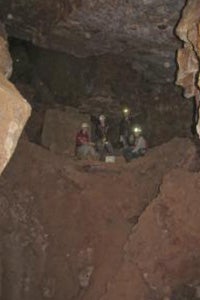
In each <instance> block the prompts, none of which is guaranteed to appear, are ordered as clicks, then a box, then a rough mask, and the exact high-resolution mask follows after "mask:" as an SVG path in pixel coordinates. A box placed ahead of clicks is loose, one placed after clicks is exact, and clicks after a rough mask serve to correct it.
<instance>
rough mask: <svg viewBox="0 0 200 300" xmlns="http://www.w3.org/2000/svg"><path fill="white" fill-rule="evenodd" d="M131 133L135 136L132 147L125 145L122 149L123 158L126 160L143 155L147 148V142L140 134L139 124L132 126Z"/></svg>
mask: <svg viewBox="0 0 200 300" xmlns="http://www.w3.org/2000/svg"><path fill="white" fill-rule="evenodd" d="M133 134H134V138H135V143H134V146H133V147H127V148H125V149H124V151H123V155H124V158H125V160H126V161H127V162H129V161H131V160H132V159H134V158H138V157H140V156H143V155H144V154H145V153H146V150H147V143H146V140H145V139H144V137H143V136H142V129H141V127H140V126H136V127H134V128H133Z"/></svg>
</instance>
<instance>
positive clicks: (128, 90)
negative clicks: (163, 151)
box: [11, 40, 193, 146]
mask: <svg viewBox="0 0 200 300" xmlns="http://www.w3.org/2000/svg"><path fill="white" fill-rule="evenodd" d="M11 53H12V55H13V60H14V74H13V77H12V80H13V81H14V82H15V83H16V85H17V86H19V88H20V90H21V91H22V93H24V95H26V90H28V89H29V88H28V87H31V88H32V90H33V92H34V96H32V93H30V96H29V99H30V100H29V101H31V103H32V106H33V107H34V109H35V110H37V111H38V110H41V109H42V110H46V109H48V108H51V109H53V108H56V107H57V106H60V107H65V106H72V107H75V108H77V109H78V110H79V111H80V112H81V113H86V114H91V115H96V116H97V115H99V114H101V113H105V114H106V116H107V117H108V120H109V122H110V124H111V136H112V142H113V143H114V144H115V145H118V143H119V122H120V119H121V111H122V108H123V107H124V106H126V105H128V106H129V107H130V108H131V110H132V114H133V116H134V121H133V123H139V124H141V125H142V127H143V129H144V134H145V135H146V137H147V139H148V140H149V145H151V146H154V145H157V144H160V143H162V142H165V141H167V140H169V139H171V138H173V137H174V136H188V135H189V134H190V127H191V123H192V109H193V107H192V103H191V102H190V101H186V100H185V99H184V98H183V97H182V95H181V91H180V89H178V88H176V87H174V85H173V84H172V83H170V82H169V83H164V84H158V83H157V82H154V83H151V84H149V83H146V80H145V78H144V77H143V76H142V75H141V74H140V73H139V72H138V71H137V70H136V69H135V64H134V63H130V62H129V61H125V60H124V59H123V58H122V57H120V56H119V55H104V56H100V57H95V56H93V57H88V58H76V57H74V56H70V55H67V54H64V53H59V52H55V51H47V50H44V49H41V48H37V47H33V46H31V45H30V44H26V43H25V44H24V42H21V44H20V42H19V41H16V40H14V41H13V42H11ZM21 83H22V84H21ZM33 122H34V120H33ZM34 124H35V123H34ZM34 124H33V126H35V125H34ZM30 127H31V122H30ZM33 131H34V130H32V132H33ZM29 133H30V131H29ZM30 139H31V140H33V137H31V136H30ZM37 139H38V138H37Z"/></svg>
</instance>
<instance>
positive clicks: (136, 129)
mask: <svg viewBox="0 0 200 300" xmlns="http://www.w3.org/2000/svg"><path fill="white" fill-rule="evenodd" d="M133 131H134V132H135V133H140V132H142V129H141V128H140V127H134V128H133Z"/></svg>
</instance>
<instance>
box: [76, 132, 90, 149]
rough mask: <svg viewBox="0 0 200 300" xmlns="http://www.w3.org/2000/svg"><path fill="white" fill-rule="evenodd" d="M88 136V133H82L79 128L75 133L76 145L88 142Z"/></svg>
mask: <svg viewBox="0 0 200 300" xmlns="http://www.w3.org/2000/svg"><path fill="white" fill-rule="evenodd" d="M89 141H90V138H89V134H88V133H87V132H85V133H83V131H82V130H80V131H79V132H78V133H77V135H76V147H80V146H82V145H84V144H85V143H89Z"/></svg>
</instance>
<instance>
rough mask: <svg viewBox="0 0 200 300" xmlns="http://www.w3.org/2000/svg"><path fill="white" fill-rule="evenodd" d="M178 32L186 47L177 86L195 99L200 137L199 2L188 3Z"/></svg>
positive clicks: (179, 56)
mask: <svg viewBox="0 0 200 300" xmlns="http://www.w3.org/2000/svg"><path fill="white" fill-rule="evenodd" d="M176 32H177V35H178V36H179V38H180V39H181V40H182V41H183V45H184V46H183V48H181V49H179V50H178V56H177V60H178V65H179V71H178V74H177V84H178V85H181V86H182V87H183V88H184V95H185V97H186V98H191V97H194V98H195V100H196V120H195V121H196V123H197V127H196V129H197V133H198V135H199V137H200V118H199V116H200V76H199V71H200V65H199V57H200V3H199V1H198V0H194V1H191V0H188V1H187V5H186V7H185V8H184V11H183V14H182V18H181V20H180V22H179V24H178V26H177V29H176Z"/></svg>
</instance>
